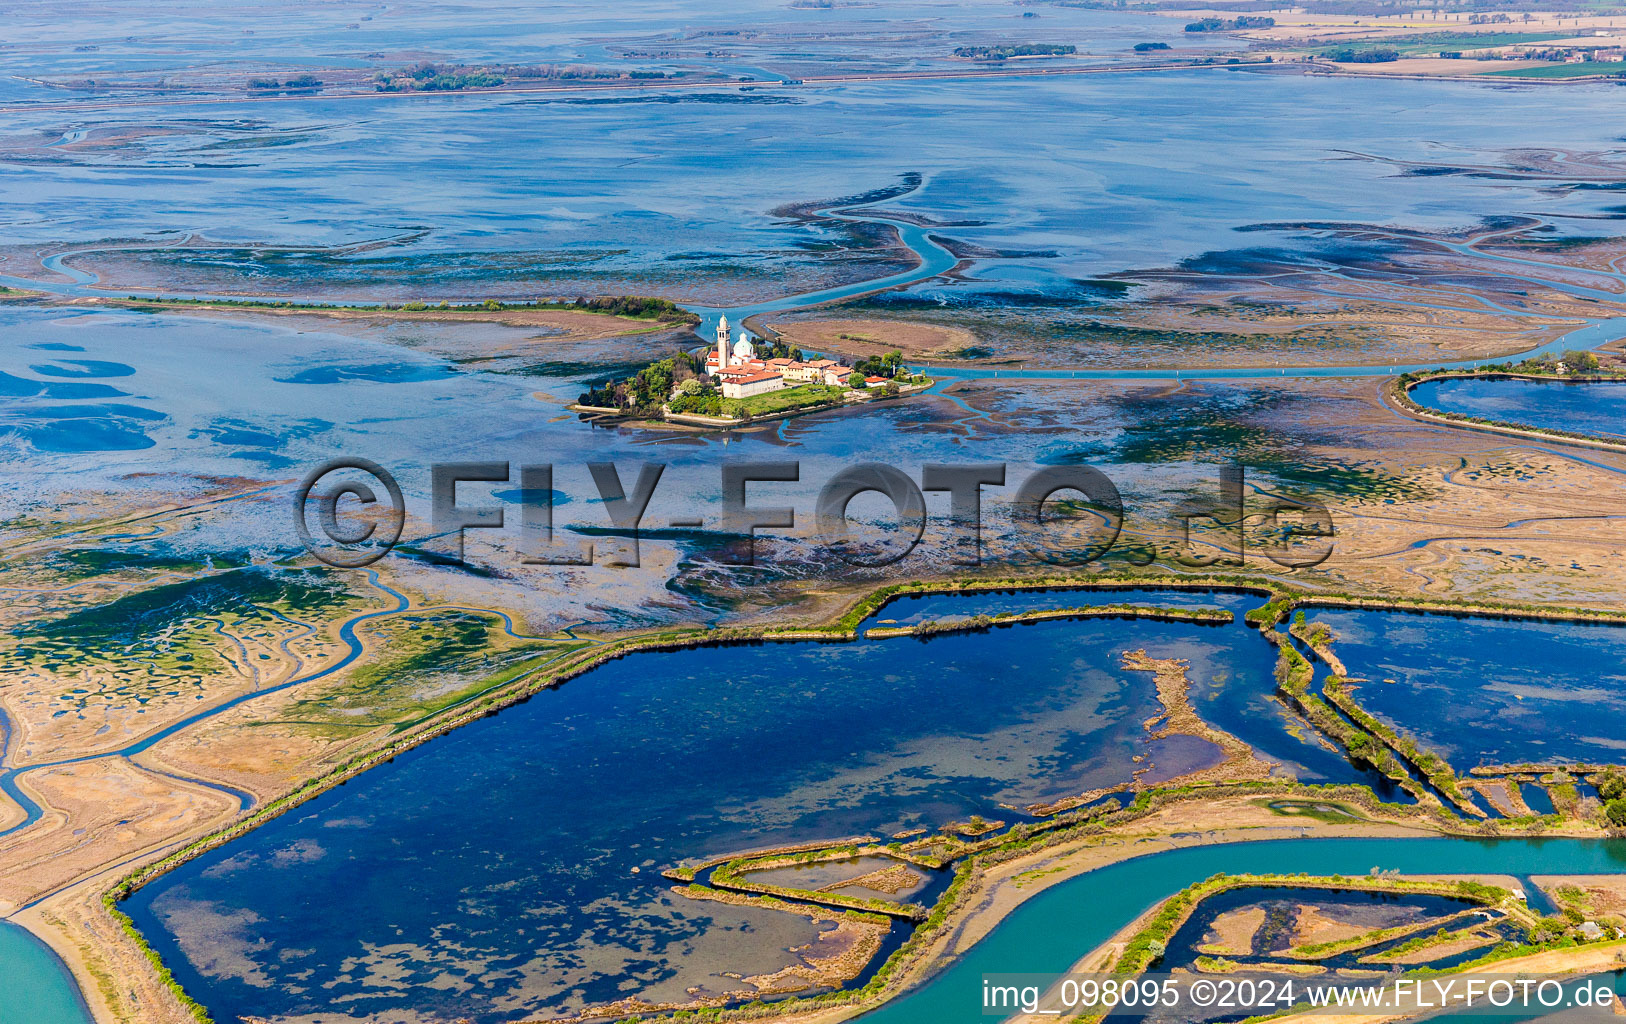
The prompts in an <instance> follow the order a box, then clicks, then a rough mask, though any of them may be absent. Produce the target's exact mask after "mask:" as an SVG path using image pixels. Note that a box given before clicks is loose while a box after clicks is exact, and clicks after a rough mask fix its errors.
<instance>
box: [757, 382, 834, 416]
mask: <svg viewBox="0 0 1626 1024" xmlns="http://www.w3.org/2000/svg"><path fill="white" fill-rule="evenodd" d="M846 390H847V389H846V388H833V387H830V386H829V385H828V384H803V385H802V386H801V387H794V388H784V389H783V390H780V391H769V392H768V393H767V394H763V395H752V396H751V397H750V398H742V399H740V401H741V402H743V403H744V405H745V409H746V411H747V412H749V413H750V414H751V415H752V416H769V415H772V414H773V413H776V412H785V411H786V410H788V409H802V408H805V407H807V406H809V405H825V404H827V403H829V402H839V401H841V396H842V395H843V394H845V393H846Z"/></svg>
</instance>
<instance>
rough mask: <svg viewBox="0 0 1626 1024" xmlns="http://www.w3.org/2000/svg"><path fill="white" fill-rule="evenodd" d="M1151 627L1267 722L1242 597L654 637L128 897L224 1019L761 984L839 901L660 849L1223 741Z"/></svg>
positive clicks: (896, 807)
mask: <svg viewBox="0 0 1626 1024" xmlns="http://www.w3.org/2000/svg"><path fill="white" fill-rule="evenodd" d="M1119 596H1120V598H1122V597H1123V596H1124V595H1119ZM1128 596H1129V597H1131V598H1133V597H1136V596H1137V595H1128ZM1049 597H1050V598H1051V601H1050V605H1051V606H1067V605H1074V604H1079V603H1083V602H1081V601H1080V600H1078V599H1077V595H1070V594H1055V595H1049ZM1139 597H1140V599H1141V600H1146V599H1148V598H1146V597H1145V596H1144V595H1139ZM1154 599H1156V600H1158V602H1159V603H1163V601H1162V595H1155V597H1154ZM1253 601H1254V599H1253V598H1248V597H1236V596H1227V597H1223V598H1218V599H1216V600H1211V601H1210V602H1209V603H1224V604H1227V605H1233V606H1236V607H1238V608H1242V607H1246V606H1247V605H1248V604H1249V603H1250V602H1253ZM1171 603H1172V602H1171ZM968 608H971V606H968ZM971 610H974V608H971ZM883 617H885V613H883ZM1138 648H1145V649H1146V650H1147V651H1148V652H1149V653H1150V654H1152V655H1153V656H1155V657H1179V658H1186V659H1189V660H1190V662H1191V677H1192V679H1193V681H1194V683H1195V684H1196V690H1195V692H1194V695H1193V696H1194V699H1195V700H1196V702H1197V703H1198V704H1199V706H1203V707H1214V708H1226V709H1228V710H1226V711H1225V713H1224V714H1216V715H1215V716H1214V717H1215V718H1216V719H1219V718H1225V719H1230V720H1235V721H1237V722H1240V723H1243V724H1247V721H1248V719H1249V718H1250V713H1249V711H1248V710H1247V709H1248V707H1249V706H1250V705H1251V704H1253V703H1254V702H1255V701H1256V700H1259V699H1264V697H1265V695H1267V694H1268V691H1269V688H1270V686H1271V675H1270V671H1271V666H1272V658H1273V652H1272V650H1271V648H1269V646H1268V645H1266V644H1265V643H1264V642H1263V641H1262V640H1260V638H1259V637H1258V636H1257V635H1256V634H1255V633H1254V632H1253V631H1252V630H1250V629H1248V628H1246V627H1245V626H1243V625H1240V624H1237V625H1232V626H1198V625H1192V624H1176V623H1156V622H1147V621H1131V620H1081V621H1072V622H1047V623H1041V624H1035V625H1025V626H1016V627H1010V628H1004V629H996V630H993V631H991V632H988V633H983V634H957V635H947V636H940V637H935V638H932V639H930V640H929V641H921V640H918V639H914V638H901V639H894V640H886V641H878V642H858V643H852V644H794V645H787V644H774V645H758V646H731V647H717V648H704V649H694V650H686V651H680V652H672V653H660V654H642V655H637V656H634V657H631V658H628V659H624V660H621V661H617V662H612V663H610V664H609V665H606V666H605V667H603V668H601V669H598V670H596V671H594V672H592V673H590V674H588V675H587V676H584V677H582V678H580V679H577V680H573V681H571V682H570V683H568V684H566V685H565V686H563V687H562V688H560V689H559V690H556V691H551V692H547V693H543V694H541V695H539V696H537V697H535V698H533V699H532V700H531V701H529V702H528V703H526V704H523V705H521V706H518V707H515V708H512V709H509V710H507V711H504V712H503V713H502V714H501V715H499V716H496V717H493V718H489V719H486V720H483V721H481V722H478V723H476V724H474V725H471V726H468V727H466V728H463V729H460V730H458V731H457V732H455V733H452V734H451V735H449V736H446V737H444V738H441V739H438V740H436V741H434V742H433V743H431V744H428V745H427V746H425V747H422V748H419V749H418V750H416V751H413V752H411V753H409V754H406V755H404V756H402V757H400V758H398V759H396V761H395V762H393V763H392V764H389V765H385V766H383V767H381V768H379V769H376V770H374V771H371V772H368V773H367V774H366V775H365V776H363V777H361V778H359V779H356V780H354V781H352V782H350V783H348V784H347V785H345V786H343V787H341V788H339V789H337V790H335V791H333V792H331V793H329V794H327V795H325V796H323V797H321V798H319V799H317V800H315V801H313V802H311V803H309V804H307V805H305V806H304V807H302V808H300V809H298V810H297V811H295V812H293V813H290V814H288V815H286V816H284V817H282V818H279V819H277V820H275V821H273V822H271V823H270V824H268V825H266V826H265V827H263V828H261V829H259V830H257V831H256V832H254V833H252V834H250V835H249V836H247V837H245V838H244V839H243V840H241V841H238V842H234V843H232V844H230V845H229V846H228V847H226V848H225V849H222V850H220V851H217V852H215V853H212V854H210V855H208V856H206V857H204V858H201V859H199V860H197V861H194V862H192V863H190V864H188V865H186V866H185V867H183V868H181V869H180V870H178V871H175V872H173V873H171V874H169V875H167V876H165V877H163V878H161V879H160V880H158V881H157V882H156V883H154V884H153V885H151V886H149V887H147V888H146V889H143V890H141V891H140V892H138V893H137V894H136V895H135V896H134V897H133V898H132V899H131V900H130V901H129V903H128V905H127V906H128V909H129V911H130V913H131V914H132V916H134V917H135V919H136V921H137V923H138V925H139V926H140V927H141V928H142V929H143V930H144V931H145V932H146V933H147V934H149V936H150V937H151V938H152V940H153V943H154V945H155V946H156V947H157V948H158V949H159V951H160V952H161V953H162V954H163V956H164V958H165V961H166V962H167V963H169V964H170V965H171V966H172V967H173V968H174V970H175V971H176V974H177V977H178V978H180V980H181V981H182V983H183V984H184V985H185V986H186V988H187V990H188V991H190V992H192V993H193V994H194V995H195V996H196V997H197V998H198V999H199V1000H200V1001H202V1002H203V1003H204V1004H205V1005H207V1006H208V1007H209V1008H210V1010H211V1011H212V1012H213V1014H214V1015H215V1016H216V1018H217V1019H233V1018H235V1017H236V1016H238V1015H255V1016H261V1015H263V1016H280V1015H288V1014H300V1013H312V1012H317V1011H333V1010H335V1009H342V1010H343V1011H344V1012H348V1013H357V1014H365V1013H384V1012H388V1011H397V1010H398V1011H404V1010H406V1009H407V1008H409V1007H410V1008H411V1009H413V1010H416V1011H418V1012H420V1013H424V1014H429V1015H435V1014H440V1015H444V1016H447V1017H454V1016H466V1017H468V1018H470V1019H471V1020H475V1021H498V1020H512V1019H515V1018H516V1017H519V1016H521V1015H525V1014H537V1015H551V1014H552V1013H554V1012H566V1011H568V1010H569V1009H570V1008H573V1007H580V1006H581V1005H584V1004H589V1003H595V1002H602V1001H608V1000H610V999H614V998H616V997H618V996H619V995H622V994H624V988H623V986H633V985H635V986H636V987H637V988H638V989H639V991H640V994H641V995H643V996H644V997H645V998H652V999H659V998H683V997H684V992H685V990H686V989H688V988H690V987H695V986H698V987H700V988H702V989H706V990H711V991H717V990H720V989H721V988H723V987H727V986H735V985H736V984H737V983H733V982H729V981H727V980H726V979H719V978H717V977H715V975H716V974H717V973H718V972H720V971H725V970H727V971H733V972H739V973H741V974H746V975H749V974H753V973H761V972H765V971H771V970H774V969H776V968H777V967H779V966H782V965H784V964H785V963H788V962H790V961H791V957H790V956H789V954H787V952H786V950H787V949H788V948H789V947H792V946H798V945H802V944H804V943H806V942H808V941H810V940H811V938H812V937H813V935H814V932H813V926H812V925H811V924H810V923H809V922H807V921H806V920H804V919H801V918H797V917H792V916H790V915H785V914H776V913H773V912H767V911H760V910H756V909H752V908H738V907H726V906H722V905H719V904H714V903H706V904H702V903H693V902H689V901H686V900H684V899H682V898H679V897H676V896H674V895H672V894H671V893H670V892H669V886H670V885H671V883H670V882H667V881H666V880H664V879H662V878H661V877H660V874H659V872H660V871H661V869H663V868H666V867H669V866H672V865H675V864H677V863H679V862H681V861H683V860H685V859H695V858H701V857H706V856H709V855H715V854H718V853H723V852H728V851H732V850H739V849H746V848H755V847H763V846H768V845H774V844H781V843H790V842H798V841H805V840H816V839H828V838H832V837H843V836H850V835H855V834H859V833H868V834H874V835H878V836H882V837H887V836H890V835H891V834H892V833H895V832H898V831H900V830H904V829H908V828H914V827H936V826H941V825H943V824H946V823H948V822H949V821H951V820H955V819H959V820H964V818H965V817H966V816H968V815H970V814H981V815H983V816H984V817H987V818H990V819H996V818H997V819H1003V820H1006V821H1011V820H1017V819H1018V818H1020V816H1021V814H1020V812H1019V811H1018V810H1016V808H1020V807H1022V806H1025V805H1026V804H1028V803H1031V802H1034V801H1040V800H1048V799H1054V798H1057V797H1060V796H1065V795H1070V794H1077V793H1080V792H1083V791H1085V790H1088V789H1093V788H1096V787H1102V786H1108V785H1113V784H1116V783H1120V782H1124V781H1127V780H1128V779H1129V778H1130V775H1131V772H1132V771H1134V770H1135V769H1136V768H1141V767H1146V766H1147V765H1148V763H1156V767H1157V768H1158V770H1160V771H1164V772H1174V771H1177V770H1181V768H1182V765H1185V764H1186V759H1189V758H1191V757H1193V756H1194V755H1201V756H1211V755H1212V753H1213V751H1212V750H1206V751H1205V750H1195V751H1194V750H1193V749H1192V748H1191V745H1189V744H1188V745H1183V746H1181V747H1179V748H1178V749H1174V748H1170V747H1167V746H1162V745H1157V744H1151V743H1149V742H1148V741H1147V738H1146V731H1145V729H1144V725H1143V723H1144V722H1145V721H1146V719H1147V718H1148V717H1150V716H1152V715H1154V714H1155V712H1156V710H1157V705H1156V700H1155V693H1154V688H1153V680H1152V677H1151V675H1150V674H1149V673H1145V672H1129V671H1126V670H1124V669H1122V668H1121V667H1120V663H1121V657H1122V652H1123V651H1125V650H1129V649H1138ZM1211 694H1212V695H1214V696H1212V697H1211V696H1210V695H1211ZM1251 717H1252V724H1251V726H1249V728H1248V733H1247V735H1248V738H1250V739H1253V740H1256V741H1257V740H1258V739H1259V736H1260V735H1262V734H1265V733H1274V734H1275V738H1274V739H1273V740H1272V741H1271V742H1270V743H1268V744H1267V743H1261V744H1260V745H1261V747H1277V748H1279V749H1282V750H1284V751H1288V752H1291V750H1292V747H1294V746H1296V747H1298V748H1300V751H1302V752H1304V753H1306V754H1311V755H1313V754H1314V748H1312V747H1311V746H1310V745H1308V744H1305V743H1302V742H1300V741H1298V740H1295V739H1293V738H1292V737H1290V736H1288V735H1287V733H1286V731H1285V729H1284V728H1283V723H1282V721H1281V720H1280V718H1279V716H1271V715H1269V714H1268V713H1266V714H1264V715H1260V714H1258V713H1257V711H1256V712H1254V713H1253V714H1252V715H1251ZM1197 746H1198V747H1208V746H1209V745H1208V744H1206V742H1202V741H1198V743H1197ZM1135 755H1148V761H1145V762H1142V763H1140V764H1136V763H1135V762H1133V761H1131V758H1132V757H1133V756H1135ZM1162 762H1168V763H1162ZM1187 766H1190V765H1187ZM1196 766H1200V764H1199V765H1196ZM1309 774H1311V775H1314V774H1315V773H1313V772H1311V773H1309ZM1346 774H1347V772H1346Z"/></svg>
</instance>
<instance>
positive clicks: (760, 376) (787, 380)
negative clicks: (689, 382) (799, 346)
mask: <svg viewBox="0 0 1626 1024" xmlns="http://www.w3.org/2000/svg"><path fill="white" fill-rule="evenodd" d="M706 372H707V373H709V374H711V375H712V376H714V377H716V378H717V379H718V380H719V381H721V383H722V392H723V397H724V398H749V397H751V396H752V395H761V394H766V393H767V392H769V391H778V390H780V389H781V388H785V387H793V386H795V385H797V384H828V385H830V386H831V387H845V386H846V385H847V382H848V379H849V378H850V377H851V375H852V368H851V367H847V366H842V365H841V364H840V363H838V362H836V361H835V360H833V359H816V360H813V361H811V362H804V361H802V360H797V359H762V358H760V357H759V356H758V355H757V347H756V342H755V340H754V339H753V338H752V337H751V335H750V334H749V333H748V332H746V331H744V330H742V331H740V334H739V337H738V338H737V339H735V340H734V342H733V344H730V343H729V325H728V316H727V314H724V315H723V316H721V317H719V318H718V320H717V343H716V344H715V345H714V346H712V348H711V351H710V352H708V353H707V355H706Z"/></svg>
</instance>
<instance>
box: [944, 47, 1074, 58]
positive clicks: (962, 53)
mask: <svg viewBox="0 0 1626 1024" xmlns="http://www.w3.org/2000/svg"><path fill="white" fill-rule="evenodd" d="M1077 51H1078V47H1076V46H1072V45H1070V44H1066V43H1006V44H1005V45H1004V46H960V47H956V48H955V50H954V56H956V57H970V58H971V59H972V60H1005V59H1007V58H1010V57H1057V56H1061V55H1062V54H1068V53H1076V52H1077Z"/></svg>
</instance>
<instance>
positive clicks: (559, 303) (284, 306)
mask: <svg viewBox="0 0 1626 1024" xmlns="http://www.w3.org/2000/svg"><path fill="white" fill-rule="evenodd" d="M106 301H108V302H111V303H114V304H122V305H131V306H137V307H157V308H166V307H175V308H181V307H192V308H203V309H214V308H219V309H247V310H268V311H278V312H285V313H286V312H310V313H408V314H411V313H464V314H473V315H475V316H476V317H478V316H480V315H482V314H489V313H502V312H508V311H523V310H550V311H563V312H571V313H593V314H597V315H600V316H613V317H620V318H621V319H623V320H645V321H650V322H655V323H667V324H672V325H674V326H694V325H695V324H698V323H699V322H700V316H699V315H698V314H696V313H691V312H689V311H688V310H686V309H684V308H683V307H682V306H679V305H678V304H677V303H675V302H672V301H670V300H668V299H659V298H651V297H648V296H643V295H614V296H599V297H595V298H592V299H587V300H585V301H584V300H581V299H573V300H567V299H536V300H534V301H531V302H503V301H500V300H497V299H485V300H481V301H478V302H450V301H445V302H437V303H434V304H430V303H428V302H421V301H407V302H380V303H376V304H370V305H369V304H360V303H352V304H348V305H347V304H345V303H343V302H300V301H298V300H296V299H263V298H243V299H228V298H212V299H188V298H164V297H162V296H158V297H149V296H143V295H127V296H124V297H123V298H112V297H109V298H107V299H106Z"/></svg>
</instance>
